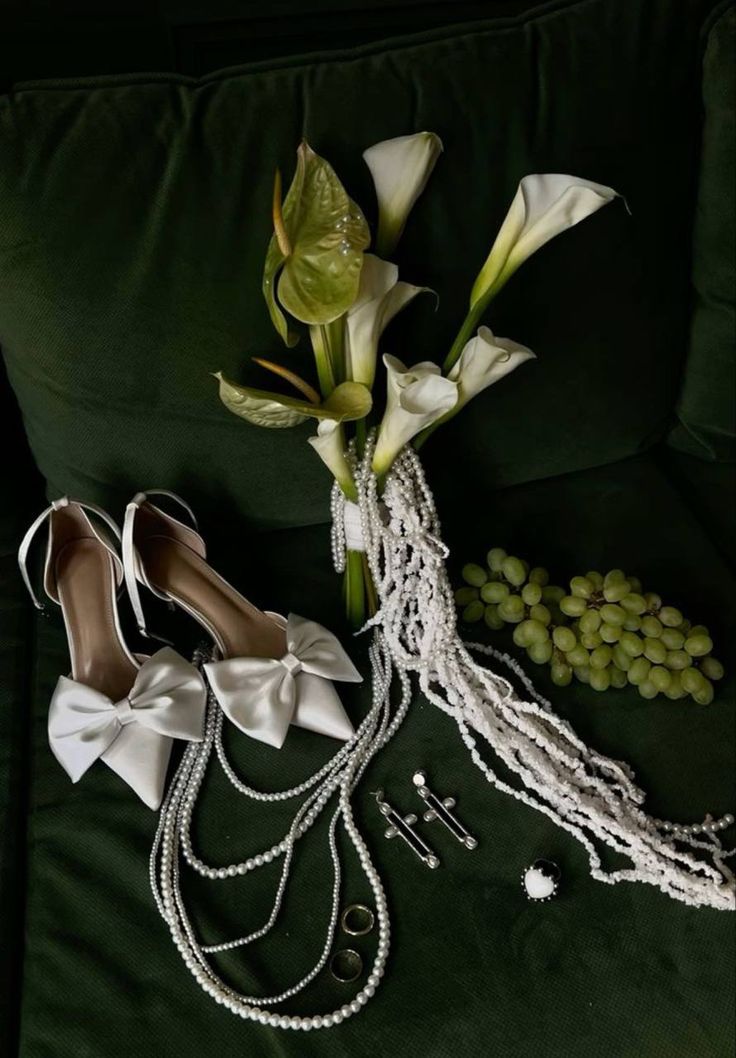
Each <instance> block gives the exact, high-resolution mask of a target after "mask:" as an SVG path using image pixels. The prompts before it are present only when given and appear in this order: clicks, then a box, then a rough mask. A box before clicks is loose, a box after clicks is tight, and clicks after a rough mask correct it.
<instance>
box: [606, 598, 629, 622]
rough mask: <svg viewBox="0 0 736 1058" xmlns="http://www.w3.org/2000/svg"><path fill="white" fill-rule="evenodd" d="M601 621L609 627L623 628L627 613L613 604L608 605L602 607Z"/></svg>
mask: <svg viewBox="0 0 736 1058" xmlns="http://www.w3.org/2000/svg"><path fill="white" fill-rule="evenodd" d="M601 620H602V621H605V622H606V624H609V625H619V626H621V625H623V623H624V621H625V620H626V611H625V610H622V609H621V607H620V606H615V605H614V604H613V603H606V605H605V606H601Z"/></svg>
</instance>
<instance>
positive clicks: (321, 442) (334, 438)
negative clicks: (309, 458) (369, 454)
mask: <svg viewBox="0 0 736 1058" xmlns="http://www.w3.org/2000/svg"><path fill="white" fill-rule="evenodd" d="M307 440H308V441H309V443H310V445H311V446H312V448H313V449H314V450H315V452H316V453H317V455H318V456H319V457H320V459H321V460H322V462H323V463H324V464H325V466H326V467H327V468H328V470H329V471H330V473H331V474H332V476H333V477H334V479H335V481H336V482H337V483H338V485H339V486H340V488H341V489H342V491H343V492H344V493H345V495H346V496H347V497H348V499H355V497H356V495H357V493H356V490H355V484H354V482H353V476H352V474H351V472H350V467H349V466H348V461H347V459H346V457H345V433H344V430H343V428H342V424H341V423H339V422H337V421H336V420H335V419H322V421H321V422H320V423H319V425H318V426H317V434H316V436H315V437H308V438H307Z"/></svg>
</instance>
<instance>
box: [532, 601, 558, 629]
mask: <svg viewBox="0 0 736 1058" xmlns="http://www.w3.org/2000/svg"><path fill="white" fill-rule="evenodd" d="M529 616H530V617H531V619H532V621H539V623H540V624H542V625H548V624H549V623H550V621H551V620H552V614H551V613H550V612H549V610H548V609H547V607H546V606H544V605H543V604H542V603H541V602H538V603H537V604H536V606H530V607H529Z"/></svg>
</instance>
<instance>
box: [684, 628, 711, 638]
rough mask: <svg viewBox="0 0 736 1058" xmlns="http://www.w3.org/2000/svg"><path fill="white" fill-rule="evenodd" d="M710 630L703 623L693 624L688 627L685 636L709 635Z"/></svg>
mask: <svg viewBox="0 0 736 1058" xmlns="http://www.w3.org/2000/svg"><path fill="white" fill-rule="evenodd" d="M709 635H710V632H709V631H708V629H707V628H706V627H705V625H693V626H692V628H689V629H688V632H687V636H688V637H689V636H709Z"/></svg>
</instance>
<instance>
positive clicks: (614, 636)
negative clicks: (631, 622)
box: [599, 624, 623, 643]
mask: <svg viewBox="0 0 736 1058" xmlns="http://www.w3.org/2000/svg"><path fill="white" fill-rule="evenodd" d="M622 632H623V629H622V628H620V627H619V626H618V625H607V624H603V625H601V627H600V632H599V635H600V637H601V639H602V640H603V642H604V643H618V641H619V639H620V638H621V634H622Z"/></svg>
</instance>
